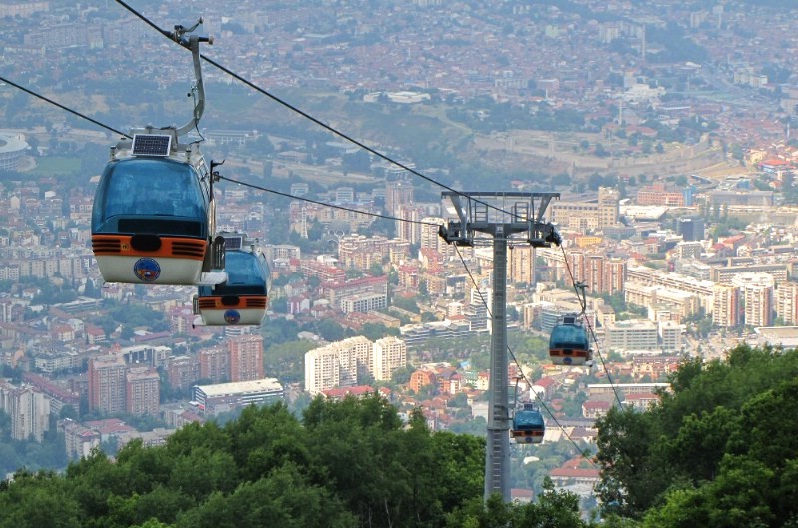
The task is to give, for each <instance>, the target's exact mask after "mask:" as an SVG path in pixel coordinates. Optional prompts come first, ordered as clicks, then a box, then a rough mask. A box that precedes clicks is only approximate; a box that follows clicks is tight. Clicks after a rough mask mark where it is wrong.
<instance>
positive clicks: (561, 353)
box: [549, 348, 587, 357]
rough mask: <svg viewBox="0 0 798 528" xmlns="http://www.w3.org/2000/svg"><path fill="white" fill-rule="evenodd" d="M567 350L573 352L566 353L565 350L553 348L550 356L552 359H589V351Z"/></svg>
mask: <svg viewBox="0 0 798 528" xmlns="http://www.w3.org/2000/svg"><path fill="white" fill-rule="evenodd" d="M566 350H571V352H565V350H560V349H556V348H553V349H550V350H549V355H550V356H552V357H587V350H572V349H566Z"/></svg>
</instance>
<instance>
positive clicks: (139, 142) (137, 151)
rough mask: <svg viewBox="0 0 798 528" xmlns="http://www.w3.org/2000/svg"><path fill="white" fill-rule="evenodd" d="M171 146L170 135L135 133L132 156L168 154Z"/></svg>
mask: <svg viewBox="0 0 798 528" xmlns="http://www.w3.org/2000/svg"><path fill="white" fill-rule="evenodd" d="M171 146H172V136H170V135H165V134H163V135H162V134H135V135H134V136H133V155H134V156H168V155H169V149H170V148H171Z"/></svg>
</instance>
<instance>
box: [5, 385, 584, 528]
mask: <svg viewBox="0 0 798 528" xmlns="http://www.w3.org/2000/svg"><path fill="white" fill-rule="evenodd" d="M483 472H484V440H482V439H479V438H477V437H475V436H471V435H455V434H451V433H431V432H430V431H429V430H428V429H427V427H426V421H425V420H424V418H423V417H422V416H421V415H419V414H416V415H415V416H413V418H412V419H411V423H410V424H409V427H407V428H405V427H404V424H403V423H402V421H401V419H400V418H399V416H398V414H397V412H396V410H395V409H394V408H393V407H392V406H390V405H389V404H388V403H387V402H386V401H385V400H384V399H383V398H381V397H379V396H376V395H374V396H371V397H368V398H366V399H363V400H355V399H347V400H344V401H342V402H334V401H325V400H322V399H320V398H319V399H316V400H314V401H313V402H312V403H311V405H310V406H309V407H308V408H307V409H306V410H305V413H304V420H303V422H302V423H300V421H299V420H298V419H296V418H295V417H294V415H292V414H291V413H290V412H289V411H288V410H287V408H286V407H285V406H283V405H276V406H273V407H261V408H257V407H249V408H247V409H246V410H245V411H244V412H243V413H242V414H241V416H240V417H239V418H238V419H237V420H236V421H233V422H229V423H228V424H226V425H225V426H224V427H220V426H218V425H216V424H214V423H208V424H206V425H204V426H198V425H189V426H186V427H184V428H182V429H181V430H179V431H178V432H177V433H175V434H174V435H173V436H171V437H170V438H169V440H168V442H167V444H166V445H164V446H159V447H149V448H145V447H142V445H141V443H139V442H134V443H131V444H129V445H127V446H125V447H124V448H123V449H122V450H121V451H120V452H119V455H118V458H117V460H115V461H113V460H110V459H109V458H108V457H106V456H105V455H103V454H101V453H95V454H94V455H93V456H92V457H90V458H88V459H84V460H81V461H80V462H77V463H75V464H73V465H71V466H70V467H69V468H68V470H67V471H66V474H65V475H56V474H52V473H39V474H30V473H25V472H20V473H18V474H17V475H16V478H15V480H14V481H13V483H10V484H9V483H3V484H2V485H0V528H12V527H13V528H42V527H55V528H58V527H69V528H73V527H74V528H78V527H81V528H116V527H142V528H143V527H147V528H155V527H159V528H163V527H176V528H183V527H185V528H205V527H207V528H228V527H229V528H234V527H235V528H256V527H272V526H273V527H278V526H279V527H281V528H285V527H297V528H299V527H302V528H305V527H355V526H369V527H391V526H393V527H403V526H419V527H423V526H429V527H433V526H475V525H474V524H472V523H474V522H476V523H479V522H480V521H479V519H483V520H484V519H488V518H489V514H488V513H487V510H486V509H485V508H484V506H483V504H482V493H483ZM492 507H493V508H494V509H496V511H500V512H503V513H502V515H516V516H517V515H524V516H525V517H527V518H528V517H529V516H530V515H535V516H537V517H538V518H548V517H549V516H550V515H551V512H555V511H556V512H557V513H556V515H558V516H560V517H563V518H568V519H570V523H571V524H570V525H572V526H579V525H580V521H579V517H578V501H577V499H576V498H575V497H573V496H570V495H568V494H565V493H558V492H554V491H552V490H549V491H548V492H547V493H546V497H544V498H543V499H542V500H541V503H540V504H533V505H530V506H528V507H526V508H507V507H505V506H504V505H502V504H501V503H497V504H493V506H492ZM547 511H548V512H549V513H548V514H547V513H545V512H547ZM491 515H492V514H491ZM477 525H479V524H477ZM527 526H531V525H527ZM541 526H542V525H541Z"/></svg>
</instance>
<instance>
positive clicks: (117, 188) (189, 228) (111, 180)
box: [92, 158, 209, 238]
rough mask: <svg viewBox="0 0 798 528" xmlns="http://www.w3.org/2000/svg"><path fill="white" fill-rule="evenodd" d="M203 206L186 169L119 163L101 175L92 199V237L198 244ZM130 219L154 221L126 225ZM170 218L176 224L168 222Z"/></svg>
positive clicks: (162, 163)
mask: <svg viewBox="0 0 798 528" xmlns="http://www.w3.org/2000/svg"><path fill="white" fill-rule="evenodd" d="M208 201H209V199H208V197H207V196H205V195H204V194H203V192H202V188H201V187H200V184H199V178H198V174H197V172H196V170H195V169H194V168H193V167H192V166H191V165H189V164H186V163H181V162H178V161H174V160H169V159H141V158H137V159H127V160H121V161H119V162H116V163H111V164H109V165H108V167H107V168H106V169H105V173H104V174H103V178H102V180H101V183H100V187H99V188H98V189H97V195H96V196H95V201H94V209H93V211H92V231H93V232H95V233H103V232H107V233H114V232H115V233H119V232H136V233H153V234H161V235H167V234H173V233H174V234H181V235H188V236H197V237H202V238H204V237H206V236H207V218H206V215H207V209H208ZM131 217H137V218H141V217H147V218H150V219H151V220H155V221H154V222H146V221H131ZM170 217H171V218H175V219H178V218H179V219H180V221H168V220H169V219H170ZM158 220H163V221H158Z"/></svg>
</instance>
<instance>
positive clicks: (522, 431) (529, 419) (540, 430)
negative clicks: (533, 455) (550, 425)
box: [510, 403, 546, 444]
mask: <svg viewBox="0 0 798 528" xmlns="http://www.w3.org/2000/svg"><path fill="white" fill-rule="evenodd" d="M545 433H546V423H545V422H544V421H543V414H541V412H540V409H539V408H538V406H537V404H535V403H524V404H523V406H522V407H521V408H519V409H516V411H515V414H514V415H513V428H512V430H511V431H510V435H511V437H512V439H513V440H515V443H517V444H539V443H541V442H543V436H544V435H545Z"/></svg>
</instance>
